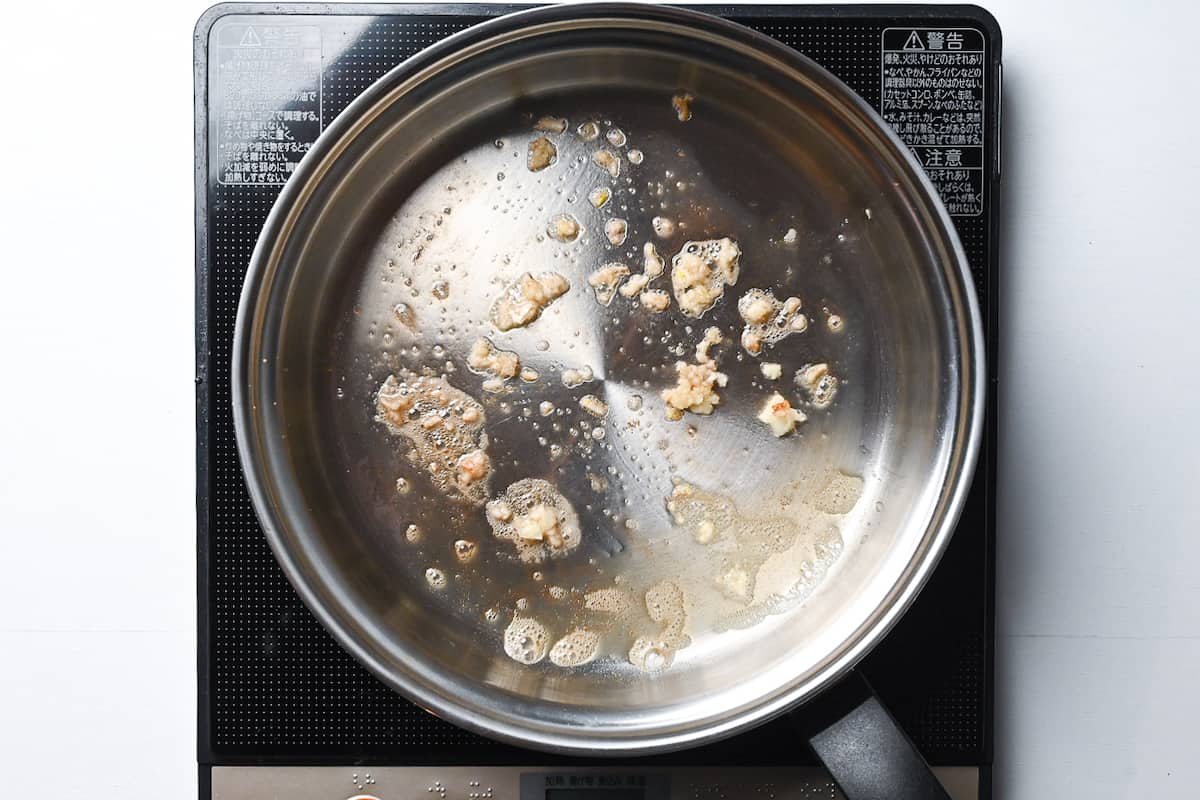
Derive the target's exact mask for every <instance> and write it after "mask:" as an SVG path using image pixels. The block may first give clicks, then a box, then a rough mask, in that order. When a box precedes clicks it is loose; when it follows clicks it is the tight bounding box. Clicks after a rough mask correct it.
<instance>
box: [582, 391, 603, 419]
mask: <svg viewBox="0 0 1200 800" xmlns="http://www.w3.org/2000/svg"><path fill="white" fill-rule="evenodd" d="M579 407H580V408H582V409H583V410H584V411H586V412H588V413H589V414H591V415H593V416H596V417H603V416H606V415H607V414H608V406H607V405H606V404H605V403H604V401H603V400H601V399H600V398H599V397H596V395H594V394H585V395H584V396H583V397H581V398H579Z"/></svg>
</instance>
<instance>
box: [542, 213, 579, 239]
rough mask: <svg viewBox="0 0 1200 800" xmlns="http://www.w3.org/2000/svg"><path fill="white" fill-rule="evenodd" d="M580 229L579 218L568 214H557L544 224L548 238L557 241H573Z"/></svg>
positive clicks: (577, 236)
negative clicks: (548, 222)
mask: <svg viewBox="0 0 1200 800" xmlns="http://www.w3.org/2000/svg"><path fill="white" fill-rule="evenodd" d="M580 230H582V228H581V226H580V225H579V220H577V219H575V218H574V217H572V216H571V215H570V214H558V215H556V216H554V217H552V218H551V219H550V224H549V225H547V226H546V233H547V234H548V235H549V236H550V238H552V239H554V240H556V241H559V242H564V243H565V242H573V241H575V240H576V239H578V238H579V232H580Z"/></svg>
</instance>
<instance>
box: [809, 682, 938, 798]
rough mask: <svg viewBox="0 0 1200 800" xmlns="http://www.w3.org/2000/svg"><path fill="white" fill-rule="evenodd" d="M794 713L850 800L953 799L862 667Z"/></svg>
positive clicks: (824, 763)
mask: <svg viewBox="0 0 1200 800" xmlns="http://www.w3.org/2000/svg"><path fill="white" fill-rule="evenodd" d="M793 718H794V719H795V720H796V722H797V723H798V724H799V726H800V728H801V731H802V733H803V734H804V737H805V739H806V740H807V742H808V746H809V748H810V749H811V750H812V751H813V753H814V754H816V756H817V758H818V759H820V761H821V763H822V764H823V765H824V766H825V769H827V770H828V771H829V774H830V775H832V776H833V780H834V782H835V783H836V784H837V785H838V788H839V789H841V790H842V793H843V794H844V795H846V798H847V800H950V795H948V794H947V793H946V790H945V789H944V788H942V784H941V783H939V782H938V779H937V778H936V777H935V776H934V774H933V772H932V771H931V770H930V769H929V765H928V764H926V763H925V759H924V758H922V757H921V754H920V753H919V752H917V747H916V745H914V744H913V742H912V740H911V739H909V738H908V736H907V734H905V733H904V731H903V730H901V729H900V726H899V724H897V722H896V720H895V718H894V717H893V716H892V715H891V714H890V713H888V710H887V709H886V708H885V707H884V705H883V703H882V702H880V700H879V698H878V697H877V696H876V694H875V690H874V689H872V688H871V685H870V684H869V683H868V682H867V679H866V678H865V677H864V676H863V675H862V673H861V672H859V671H858V670H855V671H854V672H853V673H851V674H850V675H849V676H848V677H847V678H845V679H843V680H842V682H841V683H839V684H837V685H836V686H834V687H833V688H832V689H829V690H827V691H825V692H823V693H822V694H821V696H820V697H819V698H817V699H816V700H814V701H813V702H811V703H808V704H806V705H805V706H804V707H803V708H801V709H800V710H799V711H798V712H796V713H794V714H793Z"/></svg>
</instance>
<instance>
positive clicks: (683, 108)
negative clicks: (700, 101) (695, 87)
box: [671, 92, 696, 122]
mask: <svg viewBox="0 0 1200 800" xmlns="http://www.w3.org/2000/svg"><path fill="white" fill-rule="evenodd" d="M695 99H696V98H695V97H693V96H692V95H691V94H690V93H688V92H679V93H678V94H676V95H675V96H674V97H672V98H671V108H673V109H675V116H677V117H678V118H679V121H680V122H687V121H688V120H689V119H691V118H692V101H693V100H695Z"/></svg>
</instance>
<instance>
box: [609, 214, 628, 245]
mask: <svg viewBox="0 0 1200 800" xmlns="http://www.w3.org/2000/svg"><path fill="white" fill-rule="evenodd" d="M628 230H629V224H628V223H627V222H625V220H623V219H620V218H618V217H614V218H613V219H610V220H608V221H607V222H605V223H604V235H605V236H607V237H608V243H609V244H611V245H614V246H617V247H619V246H621V245H623V244H625V233H626V231H628Z"/></svg>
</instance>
